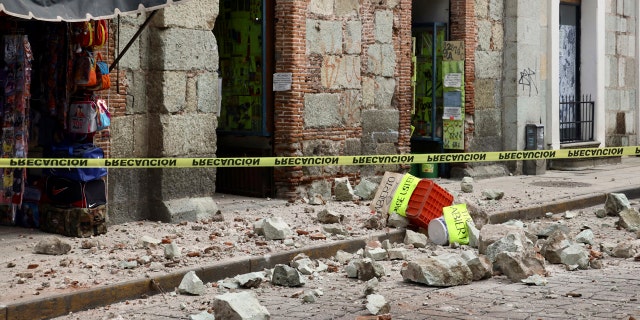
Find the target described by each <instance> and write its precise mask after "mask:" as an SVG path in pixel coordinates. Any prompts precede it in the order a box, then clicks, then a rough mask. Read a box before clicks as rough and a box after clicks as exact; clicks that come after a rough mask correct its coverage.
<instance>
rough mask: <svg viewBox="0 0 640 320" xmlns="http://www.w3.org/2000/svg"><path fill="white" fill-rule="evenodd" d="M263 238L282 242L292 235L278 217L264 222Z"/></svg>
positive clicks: (289, 229) (287, 226) (286, 225)
mask: <svg viewBox="0 0 640 320" xmlns="http://www.w3.org/2000/svg"><path fill="white" fill-rule="evenodd" d="M263 230H264V237H265V238H267V240H283V239H285V238H287V237H290V236H291V235H293V231H292V230H291V228H290V227H289V225H288V224H287V223H286V222H285V221H284V220H283V219H282V218H280V217H269V218H267V219H265V220H264V226H263Z"/></svg>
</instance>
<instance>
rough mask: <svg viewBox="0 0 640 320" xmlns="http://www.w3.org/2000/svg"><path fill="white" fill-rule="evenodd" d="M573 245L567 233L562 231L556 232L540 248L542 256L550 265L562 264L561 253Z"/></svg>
mask: <svg viewBox="0 0 640 320" xmlns="http://www.w3.org/2000/svg"><path fill="white" fill-rule="evenodd" d="M570 245H571V241H570V240H569V239H568V236H567V234H566V233H564V232H562V231H559V230H558V231H556V232H554V233H552V234H551V236H550V237H549V238H548V239H547V241H545V243H544V244H543V245H542V247H541V248H540V254H542V256H543V257H544V258H545V259H547V261H549V263H562V258H561V257H560V253H561V252H562V250H564V249H565V248H566V247H568V246H570Z"/></svg>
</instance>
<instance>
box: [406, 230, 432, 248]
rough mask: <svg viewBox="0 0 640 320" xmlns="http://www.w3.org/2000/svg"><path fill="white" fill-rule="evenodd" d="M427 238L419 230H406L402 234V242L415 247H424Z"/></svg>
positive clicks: (427, 240)
mask: <svg viewBox="0 0 640 320" xmlns="http://www.w3.org/2000/svg"><path fill="white" fill-rule="evenodd" d="M428 242H429V238H428V237H427V236H426V235H424V234H422V233H419V232H415V231H411V230H407V231H406V232H405V235H404V244H409V245H413V246H414V247H416V248H424V247H426V246H427V243H428Z"/></svg>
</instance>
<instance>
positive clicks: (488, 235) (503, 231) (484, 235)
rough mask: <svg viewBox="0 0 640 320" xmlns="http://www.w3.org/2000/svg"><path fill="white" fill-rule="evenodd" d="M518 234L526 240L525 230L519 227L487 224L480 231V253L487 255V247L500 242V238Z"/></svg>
mask: <svg viewBox="0 0 640 320" xmlns="http://www.w3.org/2000/svg"><path fill="white" fill-rule="evenodd" d="M510 233H517V234H520V235H522V238H525V237H526V235H525V234H524V230H523V229H522V228H520V227H517V226H510V225H504V224H486V225H484V226H483V227H482V229H480V237H479V243H478V251H479V252H480V253H481V254H486V251H487V247H488V246H489V245H491V244H492V243H494V242H496V241H498V240H499V239H500V238H502V237H504V236H506V235H508V234H510Z"/></svg>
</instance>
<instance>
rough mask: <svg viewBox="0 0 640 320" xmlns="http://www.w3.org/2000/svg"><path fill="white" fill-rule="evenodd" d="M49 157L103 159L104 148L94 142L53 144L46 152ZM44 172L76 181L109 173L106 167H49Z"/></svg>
mask: <svg viewBox="0 0 640 320" xmlns="http://www.w3.org/2000/svg"><path fill="white" fill-rule="evenodd" d="M44 155H45V157H47V158H85V159H103V158H104V150H102V149H101V148H100V147H96V146H95V145H94V144H93V143H85V144H74V145H68V144H60V145H53V146H51V148H50V149H49V150H47V151H46V153H45V154H44ZM43 173H44V174H45V175H49V176H56V177H61V178H67V179H70V180H75V181H90V180H95V179H98V178H101V177H104V176H106V175H107V169H106V168H47V169H43Z"/></svg>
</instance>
